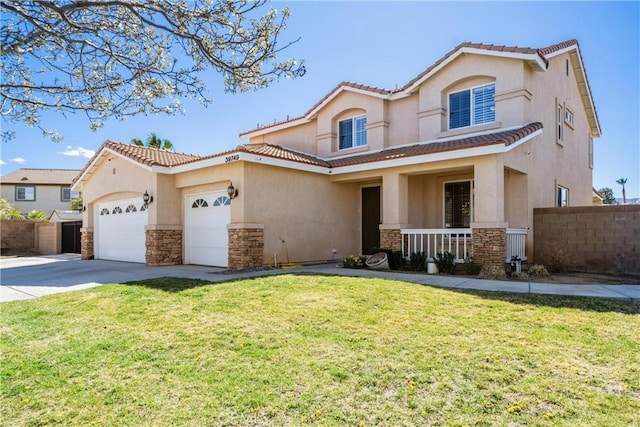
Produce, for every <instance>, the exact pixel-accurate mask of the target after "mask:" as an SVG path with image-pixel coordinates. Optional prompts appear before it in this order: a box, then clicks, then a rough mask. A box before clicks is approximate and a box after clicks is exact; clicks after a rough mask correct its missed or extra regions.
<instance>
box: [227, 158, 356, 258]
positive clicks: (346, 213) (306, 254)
mask: <svg viewBox="0 0 640 427" xmlns="http://www.w3.org/2000/svg"><path fill="white" fill-rule="evenodd" d="M234 184H235V183H234ZM240 191H241V193H240V196H239V198H240V199H241V204H244V209H245V212H244V222H245V223H247V224H262V225H264V253H265V263H270V262H272V260H273V254H276V256H277V258H278V260H279V261H284V262H286V261H287V260H286V253H285V245H284V243H283V241H282V240H284V241H285V242H286V245H287V249H288V252H289V259H290V261H291V262H303V261H320V260H329V259H332V258H336V259H341V258H344V257H346V256H349V255H351V254H354V253H358V252H359V251H360V247H359V246H360V230H359V226H360V225H359V223H360V220H359V218H360V216H359V198H360V187H359V185H357V184H351V183H346V184H335V183H331V182H330V181H329V180H328V179H327V177H326V176H323V175H318V174H314V173H309V172H301V171H293V170H286V169H282V168H273V167H269V166H264V165H257V164H246V165H245V180H244V182H243V186H242V187H241V188H240ZM238 205H239V204H238V203H236V201H234V202H233V203H232V217H233V218H234V219H237V218H236V215H235V213H234V210H235V209H236V206H238ZM332 249H336V250H337V253H336V254H335V255H334V254H333V253H332Z"/></svg>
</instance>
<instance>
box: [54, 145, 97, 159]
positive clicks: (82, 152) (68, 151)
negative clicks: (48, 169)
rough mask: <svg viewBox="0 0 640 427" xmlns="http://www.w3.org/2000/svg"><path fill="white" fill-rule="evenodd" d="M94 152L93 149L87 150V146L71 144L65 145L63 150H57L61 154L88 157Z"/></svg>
mask: <svg viewBox="0 0 640 427" xmlns="http://www.w3.org/2000/svg"><path fill="white" fill-rule="evenodd" d="M95 153H96V152H95V151H94V150H89V149H88V148H83V147H75V148H74V147H72V146H71V145H67V146H66V148H65V150H64V151H59V152H58V154H62V155H63V156H72V157H84V158H87V159H90V158H91V157H93V155H94V154H95Z"/></svg>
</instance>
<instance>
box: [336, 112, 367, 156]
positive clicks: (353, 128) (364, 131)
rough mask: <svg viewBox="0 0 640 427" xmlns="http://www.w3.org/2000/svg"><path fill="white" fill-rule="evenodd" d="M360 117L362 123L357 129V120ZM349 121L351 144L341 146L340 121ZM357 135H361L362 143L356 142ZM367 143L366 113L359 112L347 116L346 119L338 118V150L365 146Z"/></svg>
mask: <svg viewBox="0 0 640 427" xmlns="http://www.w3.org/2000/svg"><path fill="white" fill-rule="evenodd" d="M360 119H364V124H363V127H362V129H361V130H357V126H356V125H357V122H358V120H360ZM346 122H351V145H350V146H348V147H347V146H345V147H343V146H342V143H341V142H342V123H346ZM358 136H362V140H364V143H361V144H357V141H358V139H359V138H358ZM368 144H369V142H368V141H367V115H366V114H359V115H357V116H353V117H349V118H346V119H342V120H338V144H337V145H338V151H342V150H350V149H353V148H359V147H366V146H367V145H368Z"/></svg>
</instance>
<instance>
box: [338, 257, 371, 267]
mask: <svg viewBox="0 0 640 427" xmlns="http://www.w3.org/2000/svg"><path fill="white" fill-rule="evenodd" d="M366 260H367V258H366V257H365V256H363V255H351V256H349V257H348V258H345V259H343V260H342V266H343V267H344V268H364V267H365V264H364V262H365V261H366Z"/></svg>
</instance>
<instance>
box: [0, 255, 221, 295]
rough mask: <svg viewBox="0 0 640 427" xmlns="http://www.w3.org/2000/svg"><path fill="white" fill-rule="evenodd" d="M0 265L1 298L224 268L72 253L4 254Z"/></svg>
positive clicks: (208, 276)
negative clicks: (160, 264)
mask: <svg viewBox="0 0 640 427" xmlns="http://www.w3.org/2000/svg"><path fill="white" fill-rule="evenodd" d="M0 269H1V271H0V285H1V286H0V302H5V301H15V300H21V299H30V298H36V297H40V296H43V295H49V294H54V293H59V292H66V291H74V290H78V289H87V288H91V287H94V286H99V285H103V284H106V283H123V282H130V281H133V280H144V279H152V278H156V277H188V278H194V279H203V280H211V281H214V280H212V279H213V278H215V277H216V274H214V273H218V272H220V271H224V269H222V268H216V267H203V266H197V265H178V266H168V267H148V266H146V265H144V264H135V263H130V262H119V261H105V260H84V261H83V260H81V259H80V255H75V254H62V255H43V256H32V257H18V258H4V259H2V260H0ZM217 276H219V275H217Z"/></svg>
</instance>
